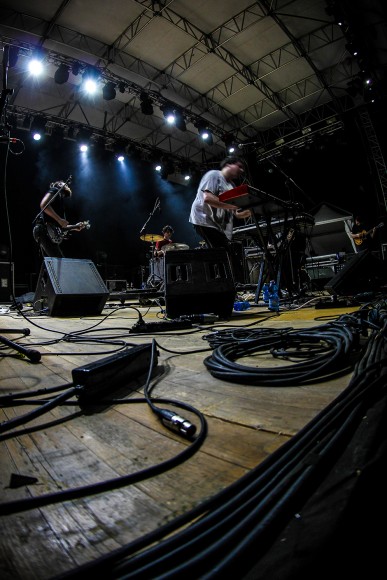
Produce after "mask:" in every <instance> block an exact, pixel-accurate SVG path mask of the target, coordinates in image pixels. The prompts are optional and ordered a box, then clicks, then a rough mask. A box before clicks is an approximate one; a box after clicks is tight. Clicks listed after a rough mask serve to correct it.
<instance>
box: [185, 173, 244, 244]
mask: <svg viewBox="0 0 387 580" xmlns="http://www.w3.org/2000/svg"><path fill="white" fill-rule="evenodd" d="M234 187H235V185H234V184H233V183H232V182H230V181H227V180H226V179H225V177H224V175H223V173H222V172H221V171H219V170H218V169H212V170H211V171H207V173H205V174H204V175H203V177H202V179H201V181H200V183H199V187H198V191H197V194H196V197H195V200H194V202H193V204H192V207H191V213H190V216H189V221H190V223H191V224H195V225H197V226H205V227H207V228H215V229H217V230H219V231H221V232H224V234H225V235H226V236H227V238H228V239H229V240H231V238H232V230H233V220H234V213H233V212H232V211H230V210H228V209H222V208H219V207H211V206H210V205H209V204H208V203H206V202H205V201H204V191H210V192H211V193H213V194H214V195H216V197H219V194H220V193H223V192H224V191H228V190H229V189H233V188H234Z"/></svg>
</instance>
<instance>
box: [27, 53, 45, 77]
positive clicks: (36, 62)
mask: <svg viewBox="0 0 387 580" xmlns="http://www.w3.org/2000/svg"><path fill="white" fill-rule="evenodd" d="M28 70H29V71H30V73H31V74H32V75H33V76H35V77H36V76H39V75H40V74H42V72H43V63H42V61H41V60H40V59H38V58H33V59H32V60H31V61H30V63H29V65H28Z"/></svg>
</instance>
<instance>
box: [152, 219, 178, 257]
mask: <svg viewBox="0 0 387 580" xmlns="http://www.w3.org/2000/svg"><path fill="white" fill-rule="evenodd" d="M161 231H162V234H163V239H162V240H159V241H158V242H156V246H155V250H154V255H155V257H156V258H162V257H163V256H164V253H165V252H164V250H163V247H164V246H166V245H167V244H172V240H171V237H172V235H173V228H172V226H164V227H163V229H162V230H161Z"/></svg>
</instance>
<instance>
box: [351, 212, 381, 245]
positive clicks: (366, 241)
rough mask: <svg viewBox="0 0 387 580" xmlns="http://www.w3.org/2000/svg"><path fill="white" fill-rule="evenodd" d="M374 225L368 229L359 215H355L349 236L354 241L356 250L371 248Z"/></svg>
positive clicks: (374, 230)
mask: <svg viewBox="0 0 387 580" xmlns="http://www.w3.org/2000/svg"><path fill="white" fill-rule="evenodd" d="M375 232H376V227H375V228H371V229H368V228H367V227H366V225H365V223H364V221H363V219H362V217H361V216H356V217H355V220H354V224H353V226H352V230H351V232H350V234H349V235H350V237H351V238H352V239H353V240H354V241H355V245H356V252H364V251H365V250H371V249H372V247H373V240H374V237H375Z"/></svg>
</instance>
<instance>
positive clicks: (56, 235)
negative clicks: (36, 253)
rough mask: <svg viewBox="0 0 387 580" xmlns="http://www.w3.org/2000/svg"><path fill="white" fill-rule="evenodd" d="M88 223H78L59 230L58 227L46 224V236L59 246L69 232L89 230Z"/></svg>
mask: <svg viewBox="0 0 387 580" xmlns="http://www.w3.org/2000/svg"><path fill="white" fill-rule="evenodd" d="M90 227H91V226H90V222H89V221H86V222H78V223H77V224H74V225H72V226H66V227H65V228H61V227H60V226H56V225H54V224H51V223H47V224H46V229H47V234H48V236H49V238H50V240H51V241H52V242H54V244H60V243H61V242H62V241H63V240H64V239H65V238H66V237H67V235H68V234H69V232H71V230H83V229H87V230H89V229H90Z"/></svg>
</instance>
